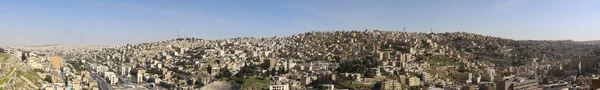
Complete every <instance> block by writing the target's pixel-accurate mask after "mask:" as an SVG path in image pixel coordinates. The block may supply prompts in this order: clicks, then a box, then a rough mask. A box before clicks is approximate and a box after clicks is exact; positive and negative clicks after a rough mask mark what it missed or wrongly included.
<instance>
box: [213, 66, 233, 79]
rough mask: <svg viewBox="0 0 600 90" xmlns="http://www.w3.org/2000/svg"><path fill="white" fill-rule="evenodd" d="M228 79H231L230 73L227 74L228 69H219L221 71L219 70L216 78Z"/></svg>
mask: <svg viewBox="0 0 600 90" xmlns="http://www.w3.org/2000/svg"><path fill="white" fill-rule="evenodd" d="M229 77H231V72H229V69H227V68H221V70H219V73H218V74H217V76H216V78H219V79H224V78H229Z"/></svg>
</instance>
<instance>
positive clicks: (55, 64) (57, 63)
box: [50, 56, 63, 69]
mask: <svg viewBox="0 0 600 90" xmlns="http://www.w3.org/2000/svg"><path fill="white" fill-rule="evenodd" d="M50 63H51V64H52V68H54V69H60V67H62V63H63V62H62V58H60V57H59V56H52V57H50Z"/></svg>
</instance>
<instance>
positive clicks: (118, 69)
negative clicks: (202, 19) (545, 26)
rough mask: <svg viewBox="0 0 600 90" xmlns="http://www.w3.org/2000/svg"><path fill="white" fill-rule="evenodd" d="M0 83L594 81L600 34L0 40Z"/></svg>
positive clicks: (485, 89) (475, 89) (289, 88)
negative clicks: (586, 37) (0, 43)
mask: <svg viewBox="0 0 600 90" xmlns="http://www.w3.org/2000/svg"><path fill="white" fill-rule="evenodd" d="M0 52H2V53H1V54H0V60H1V61H0V68H2V69H0V90H599V89H600V79H599V77H600V44H597V43H593V42H579V41H571V40H512V39H506V38H501V37H493V36H485V35H480V34H475V33H467V32H444V33H434V32H431V33H423V32H404V31H387V30H370V29H366V30H353V31H312V32H305V33H299V34H295V35H291V36H284V37H280V36H273V37H265V38H256V37H236V38H227V39H216V40H205V39H199V38H176V39H172V40H166V41H157V42H147V43H137V44H123V45H38V46H12V47H2V48H1V49H0Z"/></svg>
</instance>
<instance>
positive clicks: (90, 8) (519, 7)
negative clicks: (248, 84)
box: [0, 0, 600, 46]
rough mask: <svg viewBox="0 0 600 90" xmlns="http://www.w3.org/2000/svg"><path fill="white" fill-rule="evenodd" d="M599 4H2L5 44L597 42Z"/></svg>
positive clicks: (521, 0) (527, 0)
mask: <svg viewBox="0 0 600 90" xmlns="http://www.w3.org/2000/svg"><path fill="white" fill-rule="evenodd" d="M597 4H600V2H599V1H593V0H581V1H560V0H549V1H540V0H492V1H474V0H464V1H458V0H456V1H435V2H434V1H345V2H336V1H178V2H170V1H162V0H152V1H144V2H127V1H125V2H123V1H71V2H51V1H0V30H1V32H5V33H4V34H3V35H1V37H0V41H2V42H6V43H2V44H0V46H18V45H44V44H126V43H141V42H149V41H162V40H167V39H174V38H176V37H177V36H178V31H180V32H181V36H182V37H197V38H202V39H220V38H232V37H259V38H260V37H272V36H275V35H277V36H289V35H293V34H299V33H304V32H310V31H313V30H315V31H337V30H345V31H348V30H364V29H365V28H367V29H380V30H398V31H402V30H403V28H404V27H406V30H407V31H408V32H430V29H433V32H456V31H461V32H470V33H477V34H482V35H489V36H495V37H503V38H509V39H517V40H529V39H531V40H576V41H586V40H597V38H600V36H597V35H594V34H595V33H600V30H596V29H598V26H596V25H594V24H595V23H594V22H593V21H598V20H600V18H598V17H595V16H598V15H600V13H599V11H596V10H597V9H600V8H598V7H596V6H594V5H597Z"/></svg>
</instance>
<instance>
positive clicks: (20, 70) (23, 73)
mask: <svg viewBox="0 0 600 90" xmlns="http://www.w3.org/2000/svg"><path fill="white" fill-rule="evenodd" d="M0 68H3V69H2V70H0V90H21V89H28V90H33V89H39V87H40V86H41V82H43V81H42V78H41V77H40V76H39V75H38V74H37V73H36V72H35V71H34V70H33V69H32V68H31V67H29V66H28V65H25V64H24V63H23V62H21V60H19V59H17V58H15V57H13V56H11V55H9V54H6V53H0Z"/></svg>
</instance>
